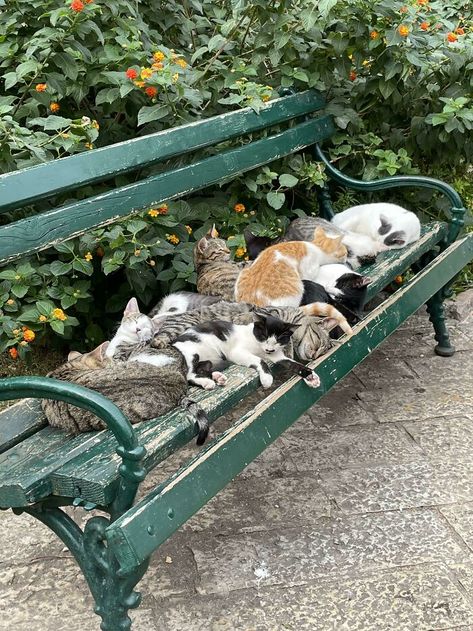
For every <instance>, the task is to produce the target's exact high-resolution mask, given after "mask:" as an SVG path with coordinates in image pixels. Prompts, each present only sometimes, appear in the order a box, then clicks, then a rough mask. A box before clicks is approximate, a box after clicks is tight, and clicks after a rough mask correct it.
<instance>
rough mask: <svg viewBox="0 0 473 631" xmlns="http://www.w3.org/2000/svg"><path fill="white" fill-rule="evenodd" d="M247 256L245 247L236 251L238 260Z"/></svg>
mask: <svg viewBox="0 0 473 631" xmlns="http://www.w3.org/2000/svg"><path fill="white" fill-rule="evenodd" d="M245 254H246V248H243V247H240V248H237V249H236V251H235V256H237V257H238V258H241V257H242V256H245Z"/></svg>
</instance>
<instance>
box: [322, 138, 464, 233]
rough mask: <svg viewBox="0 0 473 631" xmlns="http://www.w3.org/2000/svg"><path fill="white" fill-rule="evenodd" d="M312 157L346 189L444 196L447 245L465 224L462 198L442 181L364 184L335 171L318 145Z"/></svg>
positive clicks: (411, 178)
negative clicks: (399, 190)
mask: <svg viewBox="0 0 473 631" xmlns="http://www.w3.org/2000/svg"><path fill="white" fill-rule="evenodd" d="M314 156H315V157H316V159H317V160H320V161H321V162H323V164H324V165H325V170H326V172H327V173H328V175H329V176H330V177H331V178H333V179H334V180H335V181H336V182H339V183H340V184H342V185H343V186H346V187H347V188H352V189H354V190H357V191H366V192H371V191H381V190H384V189H386V188H397V187H404V186H413V187H418V188H429V189H431V190H434V191H438V192H440V193H442V194H443V195H445V196H446V197H447V198H448V199H449V201H450V203H451V205H452V206H451V208H450V212H451V214H452V216H451V218H450V219H449V221H448V223H449V226H450V228H449V232H448V236H447V240H446V241H447V244H450V243H453V241H455V240H456V238H457V237H458V234H459V232H460V230H461V229H462V227H463V226H464V224H465V219H464V218H465V213H466V208H465V205H464V203H463V200H462V198H461V197H460V195H459V194H458V193H457V191H456V190H455V189H454V188H453V187H452V186H450V185H449V184H447V183H446V182H442V180H436V179H435V178H432V177H423V176H421V175H395V176H392V177H385V178H381V179H379V180H372V181H367V182H364V181H362V180H357V179H355V178H352V177H349V176H347V175H344V174H343V173H342V172H341V171H339V170H338V169H336V168H335V167H334V166H333V165H332V164H331V162H330V160H329V159H328V158H327V156H326V155H325V154H324V152H323V151H322V149H321V148H320V146H319V145H318V144H316V145H315V147H314Z"/></svg>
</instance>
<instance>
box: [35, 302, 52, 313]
mask: <svg viewBox="0 0 473 631" xmlns="http://www.w3.org/2000/svg"><path fill="white" fill-rule="evenodd" d="M36 309H37V310H38V312H39V314H40V315H44V316H50V315H51V312H52V310H53V309H54V303H52V302H51V301H50V300H38V301H37V303H36Z"/></svg>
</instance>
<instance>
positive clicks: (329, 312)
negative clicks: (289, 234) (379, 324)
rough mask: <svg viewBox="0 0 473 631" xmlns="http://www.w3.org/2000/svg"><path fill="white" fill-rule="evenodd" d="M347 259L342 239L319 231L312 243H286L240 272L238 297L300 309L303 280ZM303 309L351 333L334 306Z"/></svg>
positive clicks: (310, 278)
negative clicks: (324, 266)
mask: <svg viewBox="0 0 473 631" xmlns="http://www.w3.org/2000/svg"><path fill="white" fill-rule="evenodd" d="M346 258H347V249H346V247H345V246H344V245H343V244H342V242H341V237H335V238H330V237H328V236H327V235H326V234H325V232H324V230H323V229H322V228H316V229H315V231H314V235H313V240H312V241H311V242H306V241H287V242H285V243H279V244H277V245H272V246H270V247H269V248H267V249H266V250H263V252H261V254H259V256H258V258H257V259H256V260H255V262H254V263H253V264H252V265H251V266H250V267H248V268H247V269H244V270H242V271H241V272H240V275H239V276H238V280H237V283H236V286H235V298H236V300H237V302H240V301H243V302H250V303H251V304H255V305H257V306H263V307H265V306H276V307H277V306H292V307H297V306H299V305H300V304H301V300H302V296H303V294H304V285H303V282H302V281H303V279H306V280H313V281H315V280H316V277H317V274H318V272H319V269H320V266H321V265H323V264H327V263H343V262H345V261H346ZM301 309H302V310H303V311H304V313H306V314H307V315H318V316H328V317H330V318H333V319H335V320H336V322H337V324H338V325H339V326H340V327H341V328H342V330H343V331H344V332H345V333H348V334H351V333H352V330H351V327H350V325H349V324H348V322H347V321H346V319H345V317H344V316H343V315H342V314H341V313H340V312H339V311H337V309H335V308H334V307H332V305H329V304H326V303H323V302H314V303H311V304H308V305H305V306H303V307H301Z"/></svg>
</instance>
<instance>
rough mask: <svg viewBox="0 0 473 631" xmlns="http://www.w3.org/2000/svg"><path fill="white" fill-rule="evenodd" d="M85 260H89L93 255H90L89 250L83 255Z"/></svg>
mask: <svg viewBox="0 0 473 631" xmlns="http://www.w3.org/2000/svg"><path fill="white" fill-rule="evenodd" d="M84 258H85V260H86V261H91V260H92V259H93V258H94V257H93V256H92V253H91V252H87V254H86V255H85V256H84Z"/></svg>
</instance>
